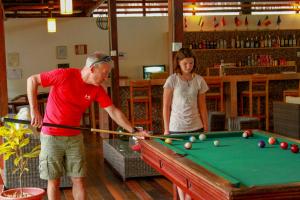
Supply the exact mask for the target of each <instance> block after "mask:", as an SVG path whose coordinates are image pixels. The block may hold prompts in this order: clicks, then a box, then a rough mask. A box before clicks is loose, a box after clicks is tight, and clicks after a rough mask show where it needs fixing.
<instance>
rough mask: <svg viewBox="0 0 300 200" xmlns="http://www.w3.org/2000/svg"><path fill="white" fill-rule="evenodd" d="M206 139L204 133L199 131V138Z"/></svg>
mask: <svg viewBox="0 0 300 200" xmlns="http://www.w3.org/2000/svg"><path fill="white" fill-rule="evenodd" d="M205 139H206V135H205V134H204V133H201V134H200V135H199V140H202V141H203V140H205Z"/></svg>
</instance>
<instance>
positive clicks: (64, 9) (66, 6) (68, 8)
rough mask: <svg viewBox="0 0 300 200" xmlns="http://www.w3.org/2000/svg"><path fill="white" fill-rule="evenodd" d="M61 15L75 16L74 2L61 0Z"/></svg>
mask: <svg viewBox="0 0 300 200" xmlns="http://www.w3.org/2000/svg"><path fill="white" fill-rule="evenodd" d="M60 14H62V15H71V14H73V0H60Z"/></svg>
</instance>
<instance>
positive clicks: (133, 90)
mask: <svg viewBox="0 0 300 200" xmlns="http://www.w3.org/2000/svg"><path fill="white" fill-rule="evenodd" d="M129 85H130V87H129V91H130V98H129V99H128V104H127V105H128V113H129V119H130V121H131V123H132V125H133V126H136V125H140V126H145V127H146V128H147V130H152V100H151V81H150V80H135V81H130V84H129ZM138 104H139V105H143V106H145V113H138V112H137V109H135V105H138ZM138 114H139V115H140V116H141V115H143V116H144V117H138Z"/></svg>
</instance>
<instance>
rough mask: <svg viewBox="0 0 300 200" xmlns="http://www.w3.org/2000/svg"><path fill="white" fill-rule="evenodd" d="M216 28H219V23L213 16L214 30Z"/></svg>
mask: <svg viewBox="0 0 300 200" xmlns="http://www.w3.org/2000/svg"><path fill="white" fill-rule="evenodd" d="M218 26H219V23H218V21H217V18H216V16H214V28H218Z"/></svg>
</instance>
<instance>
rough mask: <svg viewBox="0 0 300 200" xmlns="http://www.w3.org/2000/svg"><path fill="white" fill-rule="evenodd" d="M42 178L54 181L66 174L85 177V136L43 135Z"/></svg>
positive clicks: (40, 162) (40, 158)
mask: <svg viewBox="0 0 300 200" xmlns="http://www.w3.org/2000/svg"><path fill="white" fill-rule="evenodd" d="M40 140H41V153H40V157H39V171H40V178H41V179H45V180H53V179H57V178H60V177H62V176H63V175H64V174H66V175H67V176H70V177H84V176H85V173H86V166H85V158H84V157H85V156H84V145H83V135H81V134H80V135H76V136H51V135H46V134H43V133H41V135H40Z"/></svg>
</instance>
